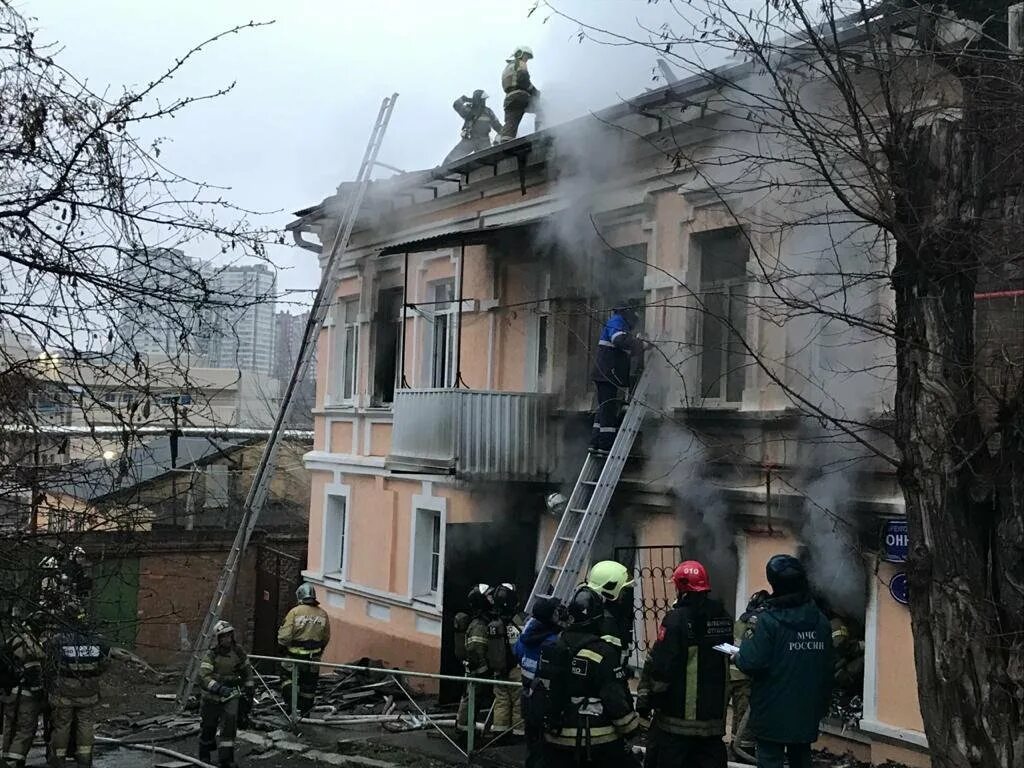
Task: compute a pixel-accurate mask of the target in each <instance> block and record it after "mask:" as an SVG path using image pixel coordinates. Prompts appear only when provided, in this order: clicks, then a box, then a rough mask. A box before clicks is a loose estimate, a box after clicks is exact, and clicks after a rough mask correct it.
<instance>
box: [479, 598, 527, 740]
mask: <svg viewBox="0 0 1024 768" xmlns="http://www.w3.org/2000/svg"><path fill="white" fill-rule="evenodd" d="M525 624H526V617H525V616H523V615H522V614H516V615H515V616H513V617H512V618H511V619H504V618H501V617H495V618H492V619H491V620H490V621H489V622H487V671H488V674H489V675H490V676H492V677H494V679H495V680H508V681H511V682H515V683H520V684H521V683H522V680H523V678H522V673H521V671H520V669H519V666H518V665H517V664H516V659H515V654H514V652H513V648H514V646H515V644H516V642H517V641H518V640H519V636H520V635H521V634H522V632H523V626H524V625H525ZM519 694H520V690H519V688H513V687H512V686H509V685H496V686H494V709H493V710H492V712H493V722H492V724H493V725H494V727H495V728H496V729H497V730H499V731H506V730H508V729H509V728H514V729H515V732H516V733H518V734H522V733H523V723H522V720H523V712H522V702H521V701H520V695H519Z"/></svg>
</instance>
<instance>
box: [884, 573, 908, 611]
mask: <svg viewBox="0 0 1024 768" xmlns="http://www.w3.org/2000/svg"><path fill="white" fill-rule="evenodd" d="M889 594H890V595H892V599H893V600H895V601H896V602H897V603H903V605H907V604H908V603H909V602H910V584H909V583H908V580H907V574H905V573H904V572H903V571H900V572H899V573H897V574H895V575H894V576H893V577H892V581H890V582H889Z"/></svg>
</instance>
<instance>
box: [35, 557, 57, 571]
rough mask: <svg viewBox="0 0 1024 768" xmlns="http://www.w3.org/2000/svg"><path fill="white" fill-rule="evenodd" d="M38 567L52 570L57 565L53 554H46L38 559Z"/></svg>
mask: <svg viewBox="0 0 1024 768" xmlns="http://www.w3.org/2000/svg"><path fill="white" fill-rule="evenodd" d="M39 567H40V568H45V569H46V570H48V571H49V570H53V569H54V568H56V567H57V558H56V557H54V556H53V555H48V556H47V557H44V558H43V559H42V560H40V561H39Z"/></svg>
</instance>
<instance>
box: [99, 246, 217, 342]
mask: <svg viewBox="0 0 1024 768" xmlns="http://www.w3.org/2000/svg"><path fill="white" fill-rule="evenodd" d="M119 272H120V274H119V276H118V278H119V282H120V283H122V284H123V285H124V286H126V288H128V289H130V290H131V289H134V290H138V292H139V295H140V296H143V295H144V296H145V297H146V298H145V301H141V302H140V301H131V299H130V297H128V296H125V297H124V298H123V299H122V300H121V302H120V305H119V307H118V314H119V315H120V323H119V327H118V333H119V335H120V337H121V340H122V341H123V342H124V343H126V344H128V345H129V346H130V347H131V348H132V350H133V351H136V352H139V353H140V354H143V355H166V356H168V357H179V356H181V355H188V356H189V357H194V358H204V357H205V356H206V355H207V354H208V352H209V346H210V335H211V334H212V332H213V328H212V327H211V324H210V323H211V318H210V317H209V316H208V314H206V310H205V307H206V302H205V300H204V294H205V293H206V291H204V288H207V289H209V288H211V287H212V283H211V281H212V279H213V275H212V270H211V268H210V267H209V265H208V264H206V263H205V262H203V261H201V260H199V259H196V258H193V257H191V256H186V255H185V254H184V253H183V252H182V251H179V250H177V249H174V248H154V249H151V250H148V251H140V252H136V253H134V254H131V255H128V256H124V257H122V259H121V263H120V265H119Z"/></svg>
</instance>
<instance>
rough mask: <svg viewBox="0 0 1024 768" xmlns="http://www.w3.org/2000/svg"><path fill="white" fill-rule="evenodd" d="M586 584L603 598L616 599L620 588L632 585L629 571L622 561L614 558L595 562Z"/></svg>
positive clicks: (620, 591)
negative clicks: (619, 561) (616, 560)
mask: <svg viewBox="0 0 1024 768" xmlns="http://www.w3.org/2000/svg"><path fill="white" fill-rule="evenodd" d="M587 586H588V587H590V588H591V589H592V590H594V591H595V592H597V593H598V594H600V595H601V596H602V597H603V598H604V599H605V600H618V599H619V595H621V594H622V590H624V589H625V588H626V587H631V586H633V580H632V579H630V578H629V571H628V570H626V566H624V565H623V564H622V563H617V562H615V561H614V560H602V561H601V562H599V563H595V564H594V567H593V568H591V569H590V574H589V575H588V576H587Z"/></svg>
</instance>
